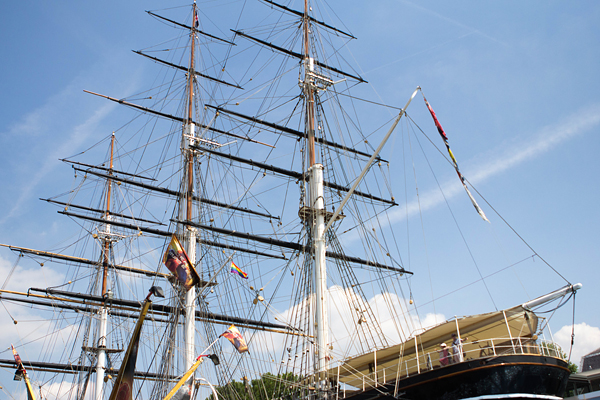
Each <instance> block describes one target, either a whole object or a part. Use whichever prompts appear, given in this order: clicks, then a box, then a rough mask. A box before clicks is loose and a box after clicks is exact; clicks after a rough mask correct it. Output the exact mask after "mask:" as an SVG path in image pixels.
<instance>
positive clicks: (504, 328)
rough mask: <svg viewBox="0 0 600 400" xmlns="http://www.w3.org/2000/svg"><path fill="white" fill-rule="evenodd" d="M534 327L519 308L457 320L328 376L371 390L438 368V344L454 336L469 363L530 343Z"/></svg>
mask: <svg viewBox="0 0 600 400" xmlns="http://www.w3.org/2000/svg"><path fill="white" fill-rule="evenodd" d="M537 326H538V318H537V316H536V315H535V314H534V313H533V312H532V311H528V310H526V309H524V308H523V307H522V306H520V305H519V306H516V307H513V308H509V309H507V310H502V311H496V312H491V313H487V314H478V315H473V316H468V317H459V318H456V319H452V320H450V321H446V322H444V323H442V324H440V325H437V326H435V327H433V328H431V329H428V330H426V331H424V332H422V333H420V334H418V335H416V336H413V337H412V338H410V339H408V340H406V341H405V342H403V343H400V344H397V345H395V346H391V347H387V348H384V349H380V350H375V351H372V352H370V353H366V354H363V355H360V356H357V357H354V358H351V359H348V360H346V361H345V362H344V363H343V364H342V365H340V366H339V367H334V368H331V369H330V370H329V371H328V376H329V377H331V378H335V379H338V380H339V381H340V382H344V383H346V384H348V385H350V386H354V387H357V388H359V387H371V386H374V385H375V382H378V383H384V382H390V381H392V380H395V379H397V377H402V376H406V375H407V374H412V373H415V372H420V371H423V370H426V369H430V368H434V367H436V366H439V365H440V363H439V356H438V350H440V344H441V343H446V345H447V346H448V347H449V348H450V347H451V346H452V334H453V333H455V334H458V335H459V336H460V337H461V339H463V340H464V342H463V343H464V344H463V352H464V353H465V354H466V358H467V359H468V358H477V357H479V356H482V355H484V354H489V353H490V352H495V351H502V348H503V347H502V344H504V345H505V346H506V347H509V346H510V347H512V344H513V343H514V340H519V339H518V338H520V340H521V341H527V339H532V338H533V336H534V335H535V333H536V331H537ZM511 339H512V340H511ZM494 346H496V347H494ZM415 347H416V349H415ZM506 347H504V348H506Z"/></svg>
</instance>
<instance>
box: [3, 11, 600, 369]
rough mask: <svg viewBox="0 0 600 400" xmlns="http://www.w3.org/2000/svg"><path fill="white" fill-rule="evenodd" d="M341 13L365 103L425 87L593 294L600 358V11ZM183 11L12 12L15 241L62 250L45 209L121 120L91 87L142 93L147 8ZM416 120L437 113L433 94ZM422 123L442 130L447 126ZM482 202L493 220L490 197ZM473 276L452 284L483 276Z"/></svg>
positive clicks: (7, 97) (6, 52)
mask: <svg viewBox="0 0 600 400" xmlns="http://www.w3.org/2000/svg"><path fill="white" fill-rule="evenodd" d="M229 3H231V4H236V3H239V4H240V5H241V4H243V2H241V1H231V2H229ZM329 5H330V6H331V8H330V11H329V13H330V15H329V16H330V18H329V21H331V22H332V23H333V24H336V25H337V26H340V25H339V21H340V20H341V21H343V23H344V28H343V29H346V30H349V31H351V32H352V33H353V34H354V35H355V36H357V37H358V40H355V41H352V42H351V43H350V44H349V48H348V49H349V52H350V53H349V56H347V58H348V59H349V61H350V62H351V63H352V64H353V65H358V66H357V67H356V68H357V71H359V72H361V73H362V74H363V76H364V77H365V78H366V79H367V80H368V81H369V85H368V86H367V85H365V87H364V88H363V89H362V90H363V91H364V93H366V94H368V95H369V96H370V98H371V99H374V100H376V101H381V102H383V103H387V104H393V105H396V106H403V105H404V104H405V102H406V100H407V99H408V97H409V96H410V94H411V93H412V91H413V90H414V88H415V87H416V86H421V87H422V88H423V92H424V93H425V95H426V96H427V98H428V100H429V101H430V103H431V105H432V106H433V108H434V110H435V111H436V113H437V115H438V118H439V120H440V122H441V123H442V125H443V126H444V128H445V130H446V132H447V134H448V136H449V138H450V144H451V146H452V149H453V151H454V153H455V155H456V157H457V159H458V162H459V165H460V167H461V170H462V172H463V173H464V174H465V176H466V177H467V179H469V181H470V182H472V183H473V184H474V185H475V187H476V188H477V189H478V191H479V192H481V194H482V195H483V196H484V197H485V199H487V200H488V201H489V202H490V203H491V204H492V205H493V207H494V208H495V209H496V210H498V211H499V212H500V214H501V215H502V217H503V218H505V219H506V220H507V221H508V222H509V223H510V224H511V226H512V227H514V228H515V229H516V231H517V232H518V233H519V234H520V235H521V236H522V237H523V238H524V239H525V240H526V241H527V242H528V243H529V244H530V245H531V246H532V247H533V248H534V249H535V250H536V251H537V252H538V253H539V254H540V255H541V256H542V257H543V258H544V259H545V260H546V261H548V262H549V263H550V264H551V265H552V266H553V267H554V268H556V270H558V271H559V272H560V273H561V274H562V275H564V276H565V277H566V278H567V279H568V280H569V281H571V282H573V283H575V282H582V283H583V285H584V287H583V289H582V290H581V291H580V293H579V294H578V296H577V310H576V314H575V322H576V323H577V324H579V325H578V326H579V328H578V329H580V330H579V331H576V332H575V333H576V338H575V340H576V343H577V344H578V345H581V346H583V344H585V346H586V347H585V348H584V347H581V350H580V351H579V353H577V354H578V356H581V355H582V354H584V353H585V351H586V349H587V350H588V351H590V350H593V349H594V348H597V347H600V329H598V327H600V316H599V315H598V313H597V310H596V305H597V304H600V292H598V290H596V288H595V286H597V283H598V282H599V281H600V272H598V268H597V267H598V260H599V259H600V250H599V247H598V246H597V244H596V242H595V241H596V240H598V239H599V237H600V235H599V228H598V227H599V226H600V212H599V211H598V207H597V199H598V198H599V194H600V193H599V191H600V185H599V179H598V177H597V170H598V168H599V167H600V162H599V161H598V151H599V150H600V136H599V133H600V96H599V95H598V93H600V79H598V77H597V74H598V71H600V53H599V52H598V43H600V27H598V23H597V21H599V20H600V3H597V2H592V1H580V2H567V1H528V2H522V1H504V2H487V1H454V2H447V1H441V0H440V1H419V2H411V1H392V0H380V1H377V2H358V1H344V2H342V1H331V2H329ZM170 6H172V3H171V2H166V1H144V2H142V1H128V2H117V1H106V2H76V1H64V2H43V3H37V4H33V3H27V2H3V3H2V4H1V5H0V15H2V17H1V18H2V24H0V32H1V33H0V38H1V39H0V40H1V42H0V43H1V50H2V55H3V56H2V58H3V62H2V63H0V74H1V76H2V77H3V78H2V79H1V80H0V96H1V97H0V98H1V104H2V107H0V146H1V148H2V160H3V162H2V171H3V173H2V178H1V179H2V188H3V190H2V193H1V194H0V204H1V207H2V210H3V213H2V215H0V243H10V244H17V245H22V246H24V247H32V248H41V249H44V248H52V247H56V246H57V243H58V241H57V237H58V235H59V234H60V233H61V232H63V230H64V229H65V228H64V226H66V225H65V224H66V223H68V221H67V222H64V221H60V218H59V216H58V215H57V214H56V213H55V212H54V209H52V208H50V207H47V206H46V205H45V204H44V203H42V202H40V201H39V200H38V198H40V197H49V196H52V195H54V194H57V193H60V192H62V191H65V190H68V189H69V188H70V187H71V181H72V179H73V176H72V171H71V170H70V169H69V168H68V167H67V166H65V165H63V164H62V163H60V162H59V161H58V159H59V158H64V157H68V156H71V155H73V154H76V153H78V152H81V151H83V150H84V149H86V148H87V147H89V146H90V145H91V144H93V143H96V141H97V140H98V138H100V137H104V136H106V135H108V134H109V133H110V132H111V131H112V130H114V129H115V128H116V127H115V126H114V123H113V122H111V121H112V120H111V118H113V117H114V115H115V114H116V113H118V112H119V110H118V109H117V107H115V106H114V105H113V104H109V103H108V102H100V101H98V99H97V98H94V97H93V96H90V95H87V94H85V93H83V89H87V90H92V91H98V92H101V93H105V94H109V95H112V96H114V97H124V96H126V95H128V94H130V93H135V92H139V91H141V89H142V88H143V87H144V79H148V76H151V66H152V64H151V63H147V62H145V61H144V60H142V59H141V58H140V57H138V56H136V55H135V54H133V53H131V51H130V50H132V49H134V50H136V49H140V48H143V47H146V46H148V45H150V44H154V43H157V42H160V41H161V40H162V39H161V35H162V34H163V33H164V30H163V31H161V30H160V29H157V25H160V24H158V23H157V22H156V21H155V20H153V19H152V18H150V17H148V16H147V15H146V14H145V13H144V12H143V11H144V10H146V9H162V8H166V7H170ZM213 9H216V10H218V7H217V6H216V3H215V2H209V3H206V10H207V13H208V12H210V11H211V10H213ZM332 10H335V15H334V11H332ZM326 16H327V15H326V14H325V15H324V16H323V18H325V17H326ZM209 26H210V25H209ZM160 27H161V28H162V26H160ZM228 28H229V27H227V28H222V32H225V33H226V34H227V32H228ZM213 32H217V28H215V29H214V30H213ZM352 57H353V58H354V59H351V58H352ZM408 112H409V114H411V115H415V116H426V113H425V112H426V110H425V108H424V105H423V102H422V100H421V99H420V98H419V97H417V98H416V99H415V101H414V102H413V104H412V105H411V106H410V108H409V110H408ZM422 121H423V124H422V126H423V127H424V128H425V127H426V128H428V129H429V130H430V131H431V128H432V123H431V121H430V120H429V121H428V120H426V119H422ZM427 124H429V125H427ZM436 139H437V138H436ZM396 146H397V142H394V140H393V139H392V140H391V142H390V144H389V145H388V146H387V147H386V148H385V149H384V151H383V154H384V156H385V157H387V158H389V159H393V158H394V157H396V156H395V155H394V153H393V149H394V148H396ZM452 174H453V172H452V171H451V170H449V171H448V176H447V177H443V178H447V179H446V180H444V182H453V180H456V181H457V178H456V177H455V176H452ZM454 183H456V182H454ZM448 190H449V192H448V193H449V194H450V195H451V201H453V202H457V204H461V207H464V208H465V210H466V209H469V208H470V209H469V211H468V212H465V213H461V214H460V216H461V218H471V217H472V219H473V222H472V223H473V224H484V223H483V222H481V221H480V220H477V218H478V217H477V215H476V214H475V212H474V211H472V207H471V205H470V203H469V200H468V198H467V197H466V195H465V194H464V192H462V188H461V187H460V186H453V187H452V188H449V189H448ZM477 198H478V201H480V199H481V198H480V197H479V196H477ZM480 205H481V206H482V208H484V210H486V213H488V214H493V213H492V212H491V210H490V209H489V207H488V206H487V205H486V204H485V202H483V201H480ZM422 206H423V204H422ZM426 206H427V207H426V208H425V207H422V211H423V212H425V213H430V214H431V215H435V213H436V212H437V211H439V209H440V208H443V207H444V202H443V201H440V199H436V198H435V196H433V195H432V196H431V197H429V198H428V203H427V205H426ZM488 216H489V215H488ZM398 218H399V220H400V219H401V217H400V216H399V217H398ZM491 220H492V224H491V225H492V227H491V228H488V227H487V226H486V227H485V228H481V229H488V230H492V231H494V230H495V229H496V227H498V226H500V225H502V223H501V221H500V220H499V219H498V218H497V217H496V216H495V215H493V217H492V218H491ZM498 229H500V228H498ZM448 256H449V257H451V254H449V255H448ZM0 257H1V258H2V259H3V262H4V263H5V265H6V263H8V264H12V263H13V262H14V257H13V255H12V254H10V252H8V251H3V252H2V253H1V254H0ZM539 265H541V263H539ZM471 273H472V271H457V270H456V269H453V270H451V271H448V273H447V275H446V274H445V273H443V272H441V273H440V272H438V273H437V274H440V275H443V276H444V275H445V279H454V278H450V277H448V275H449V276H452V275H458V276H461V277H462V278H464V279H465V280H469V276H470V274H471ZM48 279H50V278H48ZM506 280H507V281H509V282H510V279H506ZM469 281H470V280H469ZM494 283H495V282H494V281H492V282H491V284H492V285H494ZM513 283H514V284H515V285H516V286H520V284H523V282H521V283H520V284H516V282H513ZM524 284H525V285H527V286H528V287H530V290H528V291H527V295H526V296H525V297H527V296H528V297H529V298H532V297H536V296H537V295H541V294H543V293H545V292H546V291H549V290H552V289H555V288H558V287H560V286H562V285H563V281H562V280H561V279H560V278H557V277H556V275H555V274H553V273H552V272H551V271H550V270H549V269H545V268H540V269H539V271H538V272H536V273H535V275H534V277H533V278H529V279H528V280H527V281H526V282H524ZM417 286H418V285H417ZM455 286H457V287H458V286H459V284H458V283H457V284H456V285H455ZM422 287H424V288H425V287H429V284H428V283H423V284H422ZM505 287H506V286H505ZM508 287H509V289H508V290H507V289H503V290H502V291H499V293H498V294H497V296H498V303H499V304H500V305H501V306H507V307H508V306H511V305H514V304H518V303H519V302H522V301H525V300H528V298H523V296H522V293H521V292H519V293H515V294H516V296H515V298H516V299H517V300H514V298H513V297H511V296H510V294H511V293H510V292H511V291H512V290H513V288H512V287H511V283H509V284H508ZM515 290H516V289H515ZM511 301H512V303H511ZM439 308H440V309H441V310H442V312H443V313H444V315H445V316H446V317H450V316H452V315H453V314H452V312H451V311H450V309H449V308H445V305H444V304H442V305H440V307H439ZM467 312H469V310H465V312H460V314H463V313H467ZM0 321H2V324H4V323H6V321H7V320H6V316H5V315H3V314H0ZM570 321H571V314H570V313H569V312H563V313H562V315H560V316H558V315H557V317H556V321H553V329H554V331H555V332H556V331H559V330H560V329H561V328H562V327H563V326H565V325H568V324H569V323H570ZM583 324H585V325H583ZM578 332H581V333H580V334H578ZM569 335H570V331H569ZM565 344H566V343H565ZM7 345H8V343H7V344H4V345H2V344H0V348H4V347H5V346H7ZM574 361H575V362H577V363H578V358H576V359H574Z"/></svg>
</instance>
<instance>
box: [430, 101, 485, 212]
mask: <svg viewBox="0 0 600 400" xmlns="http://www.w3.org/2000/svg"><path fill="white" fill-rule="evenodd" d="M421 94H423V92H421ZM423 100H425V104H426V105H427V108H428V109H429V112H430V113H431V116H432V117H433V122H434V123H435V127H436V128H437V130H438V133H439V134H440V136H441V137H442V139H444V144H445V145H446V149H447V150H448V154H450V158H451V159H452V162H453V163H454V169H455V170H456V173H457V174H458V177H459V178H460V182H461V183H462V185H463V187H464V188H465V190H466V191H467V195H468V196H469V198H470V199H471V203H473V207H475V210H477V213H478V214H479V216H481V218H483V219H484V221H487V222H490V221H489V220H488V219H487V217H486V216H485V213H484V212H483V210H482V209H481V207H479V204H477V201H475V198H474V197H473V195H472V194H471V192H470V191H469V188H468V187H467V181H466V179H465V177H464V176H463V174H461V173H460V170H459V169H458V163H457V162H456V158H454V154H452V150H450V145H449V144H448V136H446V132H444V128H442V125H441V124H440V121H438V119H437V117H436V116H435V112H434V111H433V108H431V106H430V105H429V102H428V101H427V99H426V98H425V95H423Z"/></svg>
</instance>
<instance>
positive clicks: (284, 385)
mask: <svg viewBox="0 0 600 400" xmlns="http://www.w3.org/2000/svg"><path fill="white" fill-rule="evenodd" d="M299 380H300V378H299V377H298V376H296V375H294V374H292V373H286V374H279V375H277V376H275V375H273V374H271V373H266V374H264V375H263V376H262V377H261V378H260V379H253V380H252V381H251V382H248V380H245V381H244V380H242V381H239V382H237V381H235V380H234V381H231V382H229V383H228V384H227V385H225V386H219V387H217V388H216V391H217V394H218V395H219V400H272V399H278V398H285V397H287V396H288V395H290V394H291V393H292V392H293V391H294V390H293V388H292V386H293V384H294V383H295V382H298V381H299ZM206 400H215V399H214V396H213V395H210V396H209V397H207V399H206Z"/></svg>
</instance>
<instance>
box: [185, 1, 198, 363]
mask: <svg viewBox="0 0 600 400" xmlns="http://www.w3.org/2000/svg"><path fill="white" fill-rule="evenodd" d="M192 18H193V21H192V25H191V27H192V29H191V30H190V46H191V53H190V69H189V71H188V115H187V121H186V123H185V126H184V138H183V142H184V143H185V146H184V148H183V149H182V151H183V153H184V154H183V155H184V163H185V164H184V169H185V173H184V178H183V179H184V180H185V182H184V184H185V220H186V221H192V220H193V214H192V212H193V208H192V199H193V195H194V150H193V148H192V146H193V145H195V144H196V143H195V142H196V140H195V137H196V133H195V124H194V122H193V116H194V114H193V111H194V76H195V74H194V57H195V55H194V50H195V47H196V46H195V38H196V27H197V24H198V14H197V10H196V2H195V1H194V5H193V13H192ZM196 235H197V233H196V228H194V227H192V226H189V225H186V226H185V227H184V233H183V246H184V247H185V251H186V253H187V255H188V258H189V260H190V262H191V264H192V265H195V264H196ZM195 298H196V287H195V286H194V287H192V288H191V289H190V290H188V291H187V292H186V294H185V323H184V334H185V336H184V337H185V339H184V342H185V344H184V349H185V356H184V357H185V370H186V371H187V370H188V369H190V368H191V367H192V365H193V364H194V361H195V360H194V347H195V342H194V341H195V325H194V315H195V314H196V306H195V303H194V300H195Z"/></svg>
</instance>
